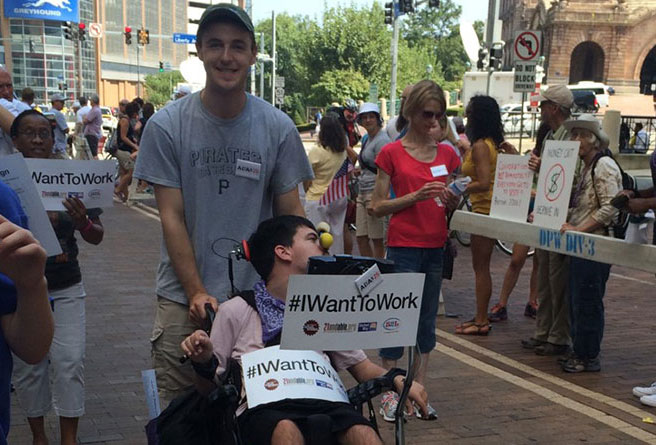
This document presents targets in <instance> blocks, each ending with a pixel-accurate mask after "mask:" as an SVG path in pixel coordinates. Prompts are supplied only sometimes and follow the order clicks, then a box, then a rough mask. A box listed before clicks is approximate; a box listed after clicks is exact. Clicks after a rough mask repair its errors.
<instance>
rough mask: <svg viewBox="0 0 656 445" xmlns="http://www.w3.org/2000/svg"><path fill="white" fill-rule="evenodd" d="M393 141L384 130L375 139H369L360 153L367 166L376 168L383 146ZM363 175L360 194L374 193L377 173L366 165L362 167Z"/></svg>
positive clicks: (359, 184)
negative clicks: (377, 158)
mask: <svg viewBox="0 0 656 445" xmlns="http://www.w3.org/2000/svg"><path fill="white" fill-rule="evenodd" d="M390 142H392V141H391V139H390V138H389V136H388V135H387V132H386V131H385V129H384V128H381V129H380V130H379V131H378V133H376V136H374V138H373V139H369V138H367V143H366V144H365V146H364V148H362V150H361V151H360V156H361V157H362V159H364V161H365V163H366V165H369V166H371V167H374V168H376V162H375V161H376V156H378V153H380V150H382V148H383V146H385V145H387V144H389V143H390ZM360 167H361V168H362V174H360V177H359V179H358V188H359V191H360V193H368V192H371V191H373V189H374V185H376V173H374V172H372V171H371V170H369V169H368V168H366V167H365V166H364V165H360Z"/></svg>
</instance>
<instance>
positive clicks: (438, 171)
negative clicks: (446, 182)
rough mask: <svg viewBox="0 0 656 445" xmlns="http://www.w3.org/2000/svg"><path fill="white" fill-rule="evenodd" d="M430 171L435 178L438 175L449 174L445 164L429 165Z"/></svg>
mask: <svg viewBox="0 0 656 445" xmlns="http://www.w3.org/2000/svg"><path fill="white" fill-rule="evenodd" d="M431 173H432V175H433V178H437V177H438V176H446V175H448V174H449V171H448V170H447V169H446V165H444V164H442V165H434V166H432V167H431Z"/></svg>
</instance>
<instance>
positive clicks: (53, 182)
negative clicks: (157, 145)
mask: <svg viewBox="0 0 656 445" xmlns="http://www.w3.org/2000/svg"><path fill="white" fill-rule="evenodd" d="M25 161H26V162H27V166H28V168H29V169H30V171H31V172H32V180H33V181H34V184H35V185H36V188H37V190H38V192H39V196H40V197H41V200H42V201H43V205H44V207H45V209H46V210H66V208H65V207H64V205H63V204H62V201H63V200H65V199H66V198H70V197H77V198H80V200H81V201H82V202H83V203H84V205H85V206H86V207H87V209H91V208H98V207H111V206H112V205H114V202H113V196H114V176H115V175H116V168H117V163H116V161H63V160H60V159H26V160H25Z"/></svg>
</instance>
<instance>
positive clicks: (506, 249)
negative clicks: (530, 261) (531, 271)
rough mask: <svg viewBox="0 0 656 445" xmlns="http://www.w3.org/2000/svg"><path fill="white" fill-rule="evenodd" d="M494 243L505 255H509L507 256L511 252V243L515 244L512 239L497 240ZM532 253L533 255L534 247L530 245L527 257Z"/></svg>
mask: <svg viewBox="0 0 656 445" xmlns="http://www.w3.org/2000/svg"><path fill="white" fill-rule="evenodd" d="M495 244H496V246H497V248H498V249H499V250H500V251H502V252H503V253H505V254H506V255H509V256H510V255H512V253H513V245H514V244H515V243H513V242H512V241H502V240H497V241H496V243H495ZM533 255H535V248H534V247H531V248H530V249H529V251H528V255H527V257H529V258H530V257H532V256H533Z"/></svg>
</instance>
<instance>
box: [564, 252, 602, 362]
mask: <svg viewBox="0 0 656 445" xmlns="http://www.w3.org/2000/svg"><path fill="white" fill-rule="evenodd" d="M569 267H570V269H569V270H570V274H569V286H570V287H569V291H570V303H569V313H570V322H571V336H572V342H573V345H574V352H575V353H576V355H577V356H578V357H579V358H581V359H584V360H586V359H592V358H595V357H597V355H599V351H600V349H601V339H602V338H603V337H604V301H603V298H604V294H605V293H606V281H608V276H609V274H610V264H603V263H598V262H596V261H590V260H584V259H582V258H574V257H571V258H570V263H569Z"/></svg>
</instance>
